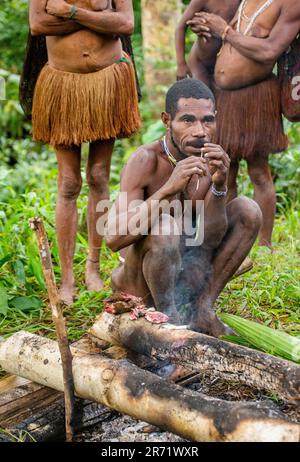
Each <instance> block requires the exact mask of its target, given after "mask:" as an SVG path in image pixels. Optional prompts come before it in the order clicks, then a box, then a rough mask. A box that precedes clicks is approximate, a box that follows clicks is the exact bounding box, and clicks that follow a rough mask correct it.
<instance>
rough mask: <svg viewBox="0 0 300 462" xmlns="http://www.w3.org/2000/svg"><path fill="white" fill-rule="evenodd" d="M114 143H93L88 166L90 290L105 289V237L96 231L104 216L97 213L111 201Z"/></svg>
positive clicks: (87, 268)
mask: <svg viewBox="0 0 300 462" xmlns="http://www.w3.org/2000/svg"><path fill="white" fill-rule="evenodd" d="M113 147H114V141H113V140H109V141H98V142H96V143H91V145H90V153H89V159H88V165H87V182H88V185H89V201H88V216H87V224H88V237H89V253H88V257H87V263H86V275H85V281H86V286H87V288H88V290H98V291H99V290H101V289H103V282H102V280H101V279H100V274H99V257H100V249H101V244H102V239H103V236H100V235H99V234H98V233H97V230H96V224H97V220H98V219H99V218H100V217H101V215H103V214H102V213H99V212H96V208H97V204H98V202H99V201H101V200H107V199H109V184H108V183H109V174H110V164H111V157H112V152H113Z"/></svg>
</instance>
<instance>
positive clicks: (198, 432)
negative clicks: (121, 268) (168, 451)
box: [0, 332, 300, 442]
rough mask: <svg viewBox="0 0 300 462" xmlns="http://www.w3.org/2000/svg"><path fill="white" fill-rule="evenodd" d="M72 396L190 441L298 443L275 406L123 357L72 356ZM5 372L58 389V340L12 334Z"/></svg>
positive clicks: (298, 429)
mask: <svg viewBox="0 0 300 462" xmlns="http://www.w3.org/2000/svg"><path fill="white" fill-rule="evenodd" d="M72 353H73V355H74V359H73V375H74V383H75V391H76V394H77V396H80V397H82V398H84V399H88V400H91V401H95V402H98V403H101V404H104V405H105V406H108V407H110V408H112V409H115V410H116V411H119V412H122V413H125V414H127V415H130V416H132V417H134V418H137V419H141V420H144V421H147V422H149V423H151V424H153V425H156V426H158V427H160V428H162V429H166V430H169V431H171V432H173V433H176V434H178V435H180V436H182V437H183V438H185V439H188V440H192V441H252V442H258V441H259V442H261V441H279V442H283V441H294V442H296V441H299V438H300V426H299V425H297V424H295V423H292V422H290V421H288V420H287V419H286V418H285V417H284V416H283V414H282V413H280V412H278V411H277V410H276V409H275V407H273V406H268V405H264V404H262V403H244V402H236V403H233V402H226V401H222V400H218V399H212V398H208V397H205V396H204V395H202V394H200V393H197V392H192V391H190V390H186V389H183V388H182V387H180V386H178V385H175V384H173V383H170V382H166V381H164V380H162V379H161V378H159V377H157V376H155V375H154V374H151V373H149V372H146V371H143V370H141V369H139V368H138V367H136V366H135V365H133V364H132V363H130V362H129V361H128V360H119V361H116V360H110V359H107V358H103V356H101V355H94V356H92V355H89V356H83V355H82V356H75V353H74V351H72ZM0 365H1V367H3V368H4V369H5V370H7V371H8V372H10V373H14V374H18V375H20V376H22V377H24V378H28V379H30V380H34V381H35V382H38V383H40V384H43V385H46V386H50V387H52V388H54V389H55V390H58V391H63V374H62V367H61V359H60V354H59V348H58V344H57V343H56V342H54V341H52V340H48V339H45V338H43V337H39V336H37V335H32V334H29V333H26V332H18V333H17V334H14V335H12V336H11V337H10V338H9V339H8V340H6V341H3V342H1V343H0Z"/></svg>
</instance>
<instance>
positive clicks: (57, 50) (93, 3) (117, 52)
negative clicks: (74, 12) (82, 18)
mask: <svg viewBox="0 0 300 462" xmlns="http://www.w3.org/2000/svg"><path fill="white" fill-rule="evenodd" d="M67 3H72V2H70V0H67ZM76 6H77V7H79V8H85V9H87V10H92V11H104V10H112V8H113V7H112V0H78V1H77V2H76ZM47 50H48V62H49V64H50V65H51V66H53V67H54V68H56V69H60V70H63V71H67V72H79V73H88V72H95V71H98V70H100V69H103V68H105V67H107V66H110V65H111V64H112V63H114V62H115V61H117V60H118V59H120V58H121V57H122V45H121V42H120V40H119V38H118V37H117V36H114V35H111V36H110V35H108V34H105V35H104V34H99V33H98V32H94V31H92V30H89V29H85V28H83V29H81V30H79V31H77V32H73V33H72V34H68V35H60V36H51V37H50V36H49V37H47Z"/></svg>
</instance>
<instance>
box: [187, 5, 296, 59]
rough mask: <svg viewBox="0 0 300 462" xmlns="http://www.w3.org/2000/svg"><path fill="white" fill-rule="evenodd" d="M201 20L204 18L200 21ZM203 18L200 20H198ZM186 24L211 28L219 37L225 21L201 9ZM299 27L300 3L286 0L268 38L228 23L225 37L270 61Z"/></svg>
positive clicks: (255, 56)
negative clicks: (242, 32)
mask: <svg viewBox="0 0 300 462" xmlns="http://www.w3.org/2000/svg"><path fill="white" fill-rule="evenodd" d="M202 21H205V23H203V22H202ZM201 22H202V23H201ZM189 25H190V26H191V28H192V30H193V31H194V32H196V33H201V32H207V31H209V30H210V31H211V32H212V33H213V34H214V35H216V36H218V37H222V35H223V34H224V32H225V31H226V28H227V26H228V24H227V23H226V21H224V19H222V18H221V17H219V16H216V15H212V14H208V13H200V14H196V15H195V18H194V19H193V20H191V21H189ZM299 29H300V5H298V4H295V3H294V2H293V1H288V0H285V2H284V3H283V6H282V9H281V14H280V16H279V18H278V20H277V22H276V24H275V25H274V27H273V29H272V30H271V32H270V35H269V37H267V38H256V37H249V36H245V35H243V34H241V33H239V32H237V31H236V30H234V29H233V28H232V27H230V26H228V30H227V32H226V41H227V42H228V43H230V44H231V45H232V46H233V47H234V48H235V49H236V50H238V51H239V52H240V53H241V54H242V55H243V56H245V57H247V58H250V59H252V60H253V61H257V62H261V63H265V64H272V63H275V62H276V60H277V59H278V58H279V56H280V55H281V54H282V53H284V51H285V50H287V49H288V47H289V45H290V44H291V43H292V41H293V40H294V38H295V37H296V35H297V34H298V32H299Z"/></svg>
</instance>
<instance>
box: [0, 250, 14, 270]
mask: <svg viewBox="0 0 300 462" xmlns="http://www.w3.org/2000/svg"><path fill="white" fill-rule="evenodd" d="M12 256H13V254H12V253H9V254H8V255H5V257H3V258H1V260H0V268H1V266H3V265H4V264H5V263H6V262H8V261H9V260H10V259H11V258H12Z"/></svg>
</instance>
